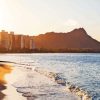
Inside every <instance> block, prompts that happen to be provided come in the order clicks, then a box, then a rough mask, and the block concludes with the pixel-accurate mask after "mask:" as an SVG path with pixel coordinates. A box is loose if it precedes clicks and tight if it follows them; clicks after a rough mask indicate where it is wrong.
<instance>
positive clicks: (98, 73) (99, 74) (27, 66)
mask: <svg viewBox="0 0 100 100" xmlns="http://www.w3.org/2000/svg"><path fill="white" fill-rule="evenodd" d="M0 61H11V62H16V64H14V67H16V68H20V70H22V72H23V75H24V78H23V80H27V81H20V80H21V79H19V80H17V82H15V83H13V85H14V86H15V87H17V91H18V92H21V93H24V94H23V96H26V97H29V99H28V100H34V99H36V100H66V99H65V98H66V96H67V95H66V94H65V93H64V92H61V91H60V89H62V88H63V87H60V86H59V85H57V84H55V83H50V82H49V83H50V84H48V82H45V78H44V82H43V83H42V82H40V81H37V82H36V84H35V85H33V84H34V81H32V79H33V78H34V75H36V74H35V73H34V72H32V69H34V68H35V67H41V68H46V69H48V70H50V71H53V72H56V73H60V74H61V75H62V77H64V78H65V79H66V80H67V81H68V82H71V83H72V84H75V85H76V86H79V87H80V88H82V89H84V90H86V91H88V92H89V93H90V94H91V96H92V97H93V100H100V54H99V53H41V54H40V53H35V54H0ZM26 72H27V74H25V73H26ZM39 77H40V76H39ZM40 78H42V77H40ZM40 78H39V79H40ZM34 80H36V79H34ZM46 80H47V79H46ZM48 81H49V80H48ZM38 82H40V83H39V84H41V86H40V85H39V84H38ZM36 86H37V88H36ZM51 86H52V88H51ZM58 87H60V89H59V88H58ZM40 88H42V90H43V91H39V89H40ZM48 88H49V89H50V91H49V94H47V98H48V99H46V98H45V97H46V96H45V95H46V93H47V90H48ZM58 90H59V91H58ZM30 91H31V92H30ZM33 91H36V93H34V94H36V95H34V94H33ZM55 93H56V94H55ZM39 94H41V95H39ZM69 95H71V94H69ZM37 96H38V97H39V98H42V99H37ZM55 96H56V97H55ZM54 97H55V99H52V98H54ZM62 97H63V99H59V98H62ZM33 98H34V99H33ZM44 98H45V99H44ZM68 100H74V99H72V98H69V99H68Z"/></svg>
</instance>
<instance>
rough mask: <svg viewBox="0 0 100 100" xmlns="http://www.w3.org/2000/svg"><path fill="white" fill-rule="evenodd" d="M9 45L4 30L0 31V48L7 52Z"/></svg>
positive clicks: (7, 35)
mask: <svg viewBox="0 0 100 100" xmlns="http://www.w3.org/2000/svg"><path fill="white" fill-rule="evenodd" d="M9 45H10V39H9V34H8V32H6V31H5V30H2V31H1V32H0V47H2V48H3V49H6V50H9Z"/></svg>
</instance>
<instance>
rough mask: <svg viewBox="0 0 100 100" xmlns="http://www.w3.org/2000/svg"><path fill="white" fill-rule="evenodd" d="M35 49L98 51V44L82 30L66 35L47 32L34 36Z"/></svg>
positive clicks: (99, 47)
mask: <svg viewBox="0 0 100 100" xmlns="http://www.w3.org/2000/svg"><path fill="white" fill-rule="evenodd" d="M34 43H35V46H36V48H37V49H44V50H63V51H66V50H92V51H93V50H94V51H95V50H96V51H99V50H100V42H98V41H97V40H95V39H93V38H92V37H91V36H89V35H88V34H87V32H86V31H85V29H84V28H79V29H75V30H73V31H71V32H68V33H55V32H48V33H45V34H40V35H38V36H34Z"/></svg>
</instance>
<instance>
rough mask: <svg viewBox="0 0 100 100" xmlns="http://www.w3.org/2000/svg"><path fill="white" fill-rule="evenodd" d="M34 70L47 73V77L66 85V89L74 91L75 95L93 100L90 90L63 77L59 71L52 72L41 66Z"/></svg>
mask: <svg viewBox="0 0 100 100" xmlns="http://www.w3.org/2000/svg"><path fill="white" fill-rule="evenodd" d="M34 71H36V72H38V73H40V74H42V75H45V76H46V77H48V78H50V79H51V80H54V81H55V82H56V83H58V84H61V85H63V86H65V91H68V92H71V93H74V94H75V95H77V96H79V97H80V98H81V99H82V100H92V96H91V95H90V93H89V92H87V91H85V90H83V89H81V88H80V87H78V86H75V85H73V84H72V83H70V82H68V81H66V79H65V78H63V77H61V76H60V74H59V73H55V72H51V71H49V70H47V69H43V68H40V67H36V68H35V69H34Z"/></svg>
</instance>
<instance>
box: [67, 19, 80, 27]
mask: <svg viewBox="0 0 100 100" xmlns="http://www.w3.org/2000/svg"><path fill="white" fill-rule="evenodd" d="M65 25H67V26H79V23H78V21H76V20H74V19H68V20H67V21H66V23H65Z"/></svg>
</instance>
